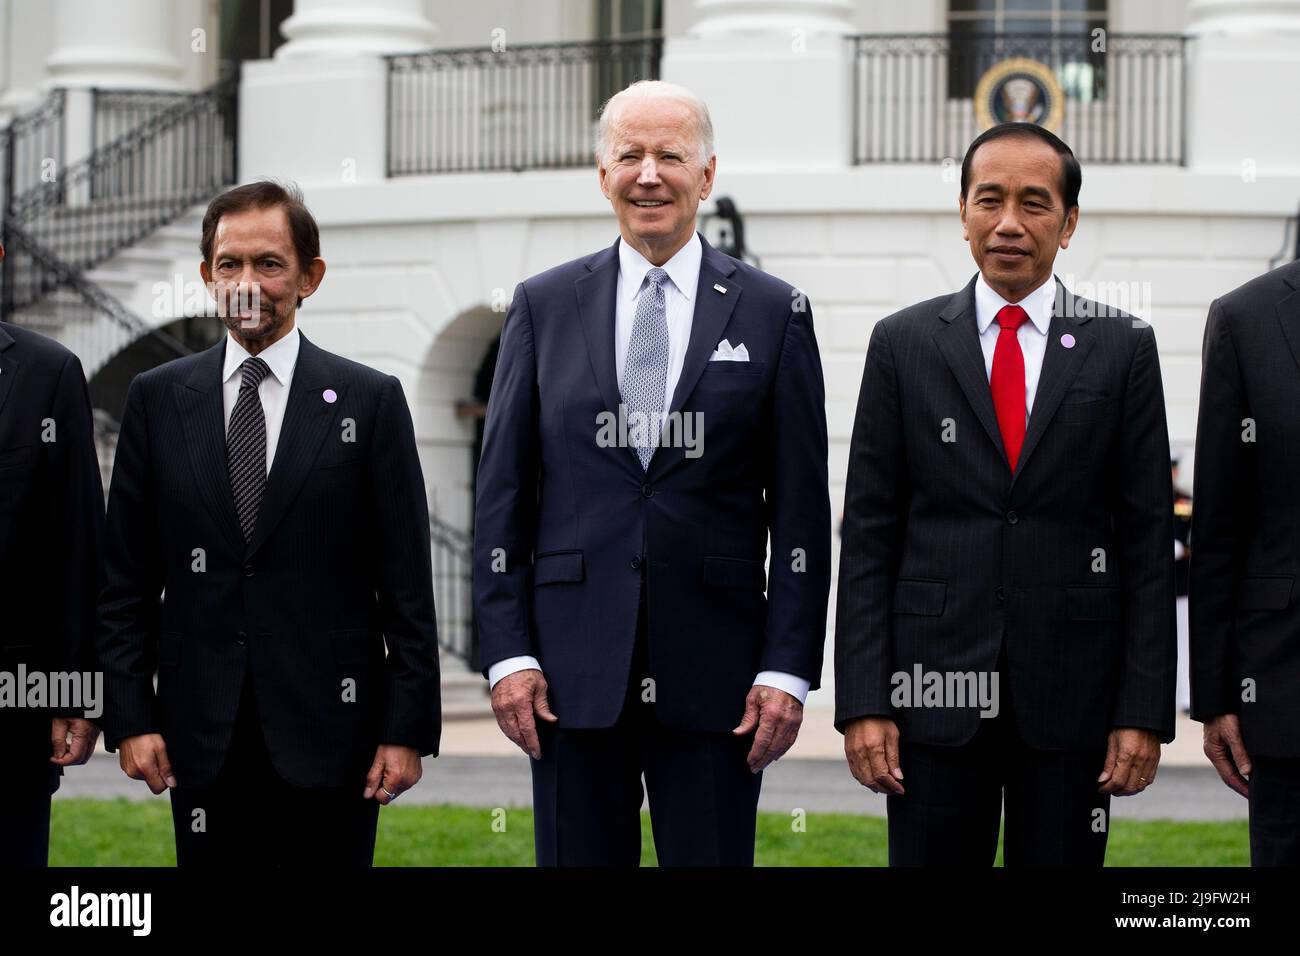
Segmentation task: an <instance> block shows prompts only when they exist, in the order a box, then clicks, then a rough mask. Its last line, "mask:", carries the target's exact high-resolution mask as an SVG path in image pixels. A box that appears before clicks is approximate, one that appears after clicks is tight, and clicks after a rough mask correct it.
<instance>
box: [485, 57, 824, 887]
mask: <svg viewBox="0 0 1300 956" xmlns="http://www.w3.org/2000/svg"><path fill="white" fill-rule="evenodd" d="M712 139H713V136H712V127H711V125H710V123H709V118H708V111H707V109H706V108H705V107H704V104H703V103H702V102H701V101H700V100H699V99H698V98H696V97H695V96H693V95H692V94H690V93H689V92H688V91H686V90H684V89H682V88H680V87H675V86H672V85H670V84H665V83H658V82H643V83H637V84H633V85H632V86H631V87H629V88H628V89H627V90H625V91H623V92H622V93H620V94H618V95H616V96H615V97H613V98H612V99H611V100H610V102H609V103H608V104H606V107H605V109H604V111H603V112H602V117H601V125H600V143H599V146H598V148H597V160H598V164H599V176H600V183H601V188H602V191H603V192H604V194H605V196H606V197H607V198H608V199H609V200H610V202H611V204H612V205H613V207H614V210H615V212H616V213H617V215H618V219H619V233H620V238H619V239H618V241H616V242H615V243H614V244H613V245H612V246H610V247H609V248H607V249H605V250H603V251H601V252H597V253H595V254H593V255H590V256H585V257H583V258H581V259H578V260H575V261H573V262H569V263H566V264H564V265H561V266H557V267H556V268H554V269H551V270H550V271H548V272H545V273H542V274H541V275H538V276H534V277H533V278H531V279H527V280H525V281H524V282H523V283H521V284H520V285H519V286H518V288H516V290H515V294H514V299H513V300H512V302H511V305H510V311H509V313H508V315H507V317H506V323H505V328H504V330H503V332H502V337H501V347H500V354H499V357H498V360H497V369H496V376H495V378H494V380H493V384H492V393H491V399H490V401H489V403H488V412H487V428H486V434H485V438H484V445H483V455H482V459H481V461H480V463H479V471H478V500H477V510H476V527H475V543H474V548H475V565H474V588H475V608H476V618H477V622H478V627H479V635H480V642H481V647H482V654H483V657H482V660H483V664H484V667H485V669H486V672H487V676H488V678H489V680H490V681H491V682H492V686H493V691H492V699H493V709H494V710H495V712H496V714H497V720H498V722H499V723H500V725H501V728H502V730H503V731H504V732H505V733H506V734H507V735H508V736H509V737H510V738H511V739H512V740H513V741H514V742H515V743H517V744H518V745H519V746H520V747H521V748H523V749H524V750H525V752H527V753H529V754H530V755H531V756H532V757H533V763H532V771H533V805H534V813H535V821H536V822H535V827H536V831H535V836H536V850H537V861H538V863H539V864H542V865H584V864H585V865H636V863H637V862H638V860H639V856H640V849H641V837H640V813H639V808H640V806H641V801H642V796H643V795H642V789H641V776H642V774H644V775H645V782H646V787H647V788H648V790H649V798H650V815H651V821H652V823H653V828H654V836H655V846H656V849H657V851H658V856H659V861H660V862H661V863H663V864H666V865H697V864H702V865H751V864H752V863H753V858H754V825H755V815H756V812H757V805H758V793H759V786H760V782H761V770H762V769H763V767H765V766H767V765H768V764H770V763H771V762H772V761H773V760H775V759H777V758H778V757H780V756H781V754H783V753H784V752H785V751H786V750H787V749H788V748H789V747H790V745H791V744H792V743H793V742H794V739H795V736H796V734H797V733H798V729H799V723H800V720H801V718H802V703H803V699H804V696H805V695H806V693H807V692H808V690H809V688H810V687H816V686H817V684H818V680H819V676H820V671H821V658H822V646H823V643H824V640H825V634H824V631H825V620H826V617H825V615H826V598H827V594H828V591H829V586H830V585H829V580H830V579H829V570H830V569H829V565H830V555H829V552H830V508H829V500H828V494H827V476H826V453H827V441H826V421H825V411H824V407H823V406H824V390H823V385H822V373H821V363H820V361H819V359H818V353H817V342H816V339H815V337H814V335H813V327H812V316H811V313H810V312H809V311H808V308H807V302H806V300H805V299H804V298H803V296H802V295H801V294H800V293H799V292H798V290H796V289H793V288H791V287H790V286H789V285H787V284H786V283H784V282H781V281H780V280H778V279H775V278H773V277H771V276H768V275H765V274H764V273H762V272H759V271H758V270H756V269H753V268H751V267H749V266H747V265H744V264H743V263H740V262H737V261H735V260H733V259H731V258H729V257H727V256H725V255H722V254H721V253H719V252H717V251H716V250H714V249H713V248H712V247H711V246H710V245H709V244H708V243H707V242H705V241H704V240H703V239H702V238H701V237H700V236H699V235H698V233H696V232H695V218H696V210H697V208H698V205H699V202H700V200H702V199H704V198H705V197H707V196H708V195H709V191H710V189H711V188H712V183H713V173H714V168H715V162H716V161H715V158H714V156H713V144H712ZM665 413H666V414H665ZM661 426H662V427H661ZM769 533H770V535H771V541H772V546H771V561H770V564H769V567H768V569H767V571H766V573H765V570H764V559H765V557H766V553H767V541H768V535H769ZM765 590H766V592H767V593H766V596H765V595H764V591H765ZM536 717H540V718H541V723H540V724H539V723H537V722H536V720H535V718H536Z"/></svg>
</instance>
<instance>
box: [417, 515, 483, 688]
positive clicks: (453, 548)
mask: <svg viewBox="0 0 1300 956" xmlns="http://www.w3.org/2000/svg"><path fill="white" fill-rule="evenodd" d="M429 545H430V548H431V549H432V551H431V555H430V557H431V558H432V561H433V599H434V604H435V606H436V608H437V612H438V643H439V645H441V646H442V647H443V649H445V650H447V651H449V652H450V653H452V654H455V655H456V656H457V657H459V658H460V659H461V660H463V661H465V662H466V663H467V664H468V666H469V668H470V670H478V669H479V654H478V633H477V631H476V630H475V628H474V596H473V590H472V580H473V578H472V572H473V567H474V544H473V541H472V540H471V539H470V536H469V535H468V534H466V533H465V532H464V531H461V530H459V529H458V528H455V527H453V526H451V525H449V524H447V522H445V521H443V520H442V519H441V518H439V517H438V516H437V515H433V514H430V515H429Z"/></svg>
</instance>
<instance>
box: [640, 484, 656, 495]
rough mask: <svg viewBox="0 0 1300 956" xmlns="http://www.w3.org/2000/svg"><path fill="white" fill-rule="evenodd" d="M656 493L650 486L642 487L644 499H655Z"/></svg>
mask: <svg viewBox="0 0 1300 956" xmlns="http://www.w3.org/2000/svg"><path fill="white" fill-rule="evenodd" d="M654 493H655V490H654V489H653V488H651V487H650V486H649V485H642V486H641V497H642V498H653V497H654Z"/></svg>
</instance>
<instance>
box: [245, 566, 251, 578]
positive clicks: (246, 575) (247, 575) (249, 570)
mask: <svg viewBox="0 0 1300 956" xmlns="http://www.w3.org/2000/svg"><path fill="white" fill-rule="evenodd" d="M252 576H253V566H252V565H251V564H246V565H244V577H246V578H251V577H252Z"/></svg>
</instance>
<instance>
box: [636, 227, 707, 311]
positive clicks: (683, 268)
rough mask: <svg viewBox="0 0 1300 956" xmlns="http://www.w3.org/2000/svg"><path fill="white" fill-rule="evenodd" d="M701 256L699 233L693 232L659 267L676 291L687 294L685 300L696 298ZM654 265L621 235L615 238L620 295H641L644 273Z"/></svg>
mask: <svg viewBox="0 0 1300 956" xmlns="http://www.w3.org/2000/svg"><path fill="white" fill-rule="evenodd" d="M703 256H704V248H703V247H702V246H701V245H700V234H699V233H698V232H692V233H691V238H690V239H688V240H687V242H686V245H684V246H682V247H681V248H680V249H678V250H677V252H676V253H675V254H674V255H673V257H672V258H671V259H669V260H668V261H667V262H665V263H664V264H663V266H662V268H663V270H664V271H665V272H667V273H668V278H669V279H670V280H672V283H673V285H675V286H676V287H677V291H678V292H680V293H681V294H682V295H684V296H685V297H686V301H687V302H690V301H691V300H692V299H694V298H695V287H696V286H697V285H699V282H700V260H701V259H702V258H703ZM653 268H654V266H653V265H652V264H651V263H650V261H649V260H648V259H646V257H645V256H643V255H641V253H639V252H637V251H636V250H635V249H633V248H632V247H631V246H629V245H628V244H627V243H626V242H624V241H623V240H622V238H620V239H619V240H618V269H619V273H620V274H621V275H622V276H623V295H625V296H627V297H628V298H629V299H635V298H636V297H637V296H638V295H640V294H641V285H642V283H644V282H645V274H646V273H647V272H649V271H650V270H651V269H653Z"/></svg>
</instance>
